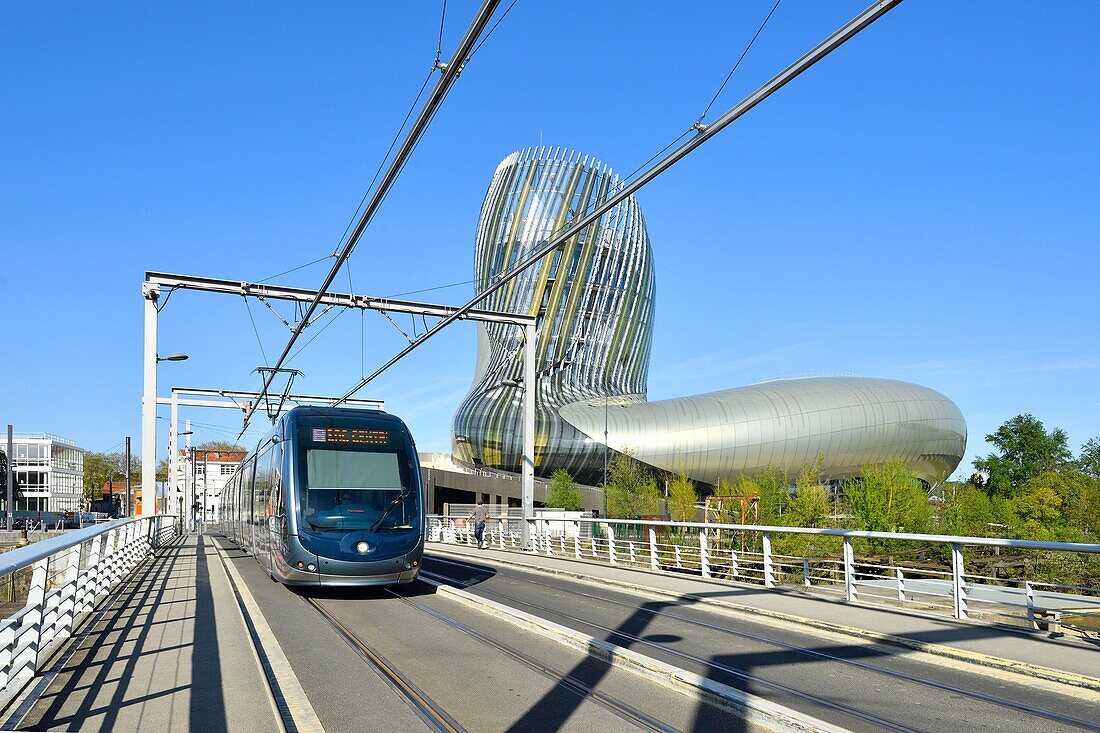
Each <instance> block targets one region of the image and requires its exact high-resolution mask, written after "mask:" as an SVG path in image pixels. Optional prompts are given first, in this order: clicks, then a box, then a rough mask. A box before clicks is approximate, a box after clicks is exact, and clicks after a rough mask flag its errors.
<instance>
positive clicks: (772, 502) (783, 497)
mask: <svg viewBox="0 0 1100 733" xmlns="http://www.w3.org/2000/svg"><path fill="white" fill-rule="evenodd" d="M755 481H756V486H757V489H758V491H759V492H760V493H759V496H760V523H761V524H771V525H782V524H783V515H785V514H786V513H787V512H788V511H789V510H790V505H791V482H790V479H788V478H787V474H786V473H785V472H784V471H783V469H781V468H777V467H775V466H768V467H767V468H765V469H764V470H763V471H761V472H760V473H759V474H757V475H756V479H755Z"/></svg>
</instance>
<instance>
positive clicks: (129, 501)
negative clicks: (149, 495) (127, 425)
mask: <svg viewBox="0 0 1100 733" xmlns="http://www.w3.org/2000/svg"><path fill="white" fill-rule="evenodd" d="M144 483H145V481H144V479H142V484H144ZM131 488H132V486H131V484H130V436H129V435H127V436H126V516H128V517H132V516H133V515H134V497H133V495H131V494H130V489H131Z"/></svg>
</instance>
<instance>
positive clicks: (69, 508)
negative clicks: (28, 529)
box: [0, 433, 84, 512]
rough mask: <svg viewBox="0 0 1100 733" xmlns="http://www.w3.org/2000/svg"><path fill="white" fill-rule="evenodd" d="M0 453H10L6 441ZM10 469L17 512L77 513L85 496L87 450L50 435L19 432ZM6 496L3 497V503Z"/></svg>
mask: <svg viewBox="0 0 1100 733" xmlns="http://www.w3.org/2000/svg"><path fill="white" fill-rule="evenodd" d="M0 450H3V451H4V452H5V453H6V452H7V443H6V441H2V440H0ZM12 453H13V455H12V456H11V466H12V472H13V474H14V478H15V486H16V487H17V498H16V500H15V510H16V511H42V512H75V511H80V509H81V500H82V498H83V495H84V449H83V448H81V447H79V446H78V445H77V444H76V443H74V442H73V441H71V440H68V439H66V438H62V437H60V436H57V435H50V434H49V433H16V434H15V436H14V440H13V443H12ZM5 500H6V497H0V502H2V501H5Z"/></svg>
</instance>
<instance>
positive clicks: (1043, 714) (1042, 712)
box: [421, 556, 1100, 731]
mask: <svg viewBox="0 0 1100 733" xmlns="http://www.w3.org/2000/svg"><path fill="white" fill-rule="evenodd" d="M430 559H431V560H432V561H434V562H442V563H445V564H448V565H458V566H460V567H465V568H471V569H475V570H477V569H479V568H478V566H477V565H474V564H472V563H465V562H461V561H458V560H451V559H449V558H447V559H445V558H441V557H436V556H431V557H430ZM421 572H422V573H424V574H426V575H435V576H436V577H445V578H446V579H447V580H450V581H453V582H463V581H461V579H459V578H452V577H450V576H441V575H439V574H438V573H432V572H429V571H427V570H421ZM520 572H522V571H520ZM508 579H509V580H514V581H516V582H520V583H528V584H530V585H534V586H536V587H544V586H543V585H542V584H541V583H539V582H538V581H535V580H531V579H530V578H524V577H513V576H508ZM465 587H469V586H465ZM478 589H479V590H480V591H481V592H484V593H486V594H489V595H494V596H498V597H500V598H504V599H506V600H509V601H512V602H515V603H521V604H524V605H527V606H530V607H532V608H536V609H538V610H541V611H549V612H551V613H558V614H560V612H559V611H555V610H553V609H548V608H543V607H541V606H539V605H537V604H534V603H531V602H529V601H524V600H522V599H519V598H514V597H512V596H510V595H508V594H506V593H501V592H500V591H493V590H489V589H488V588H485V587H483V586H479V587H478ZM569 592H570V593H571V594H572V595H575V596H579V597H581V598H586V599H589V600H593V601H601V602H604V603H609V604H612V605H616V606H622V607H624V608H629V609H631V610H633V611H641V612H643V613H647V614H650V615H652V616H663V617H665V618H669V619H673V620H676V621H679V622H682V623H685V624H688V625H691V626H697V627H699V628H702V629H706V630H707V631H717V632H720V633H723V634H726V635H728V636H736V637H739V638H742V639H748V640H750V641H756V642H760V643H763V644H769V645H772V646H776V647H779V648H781V649H785V650H787V651H791V652H794V653H796V654H800V655H802V656H808V657H812V658H814V659H823V660H826V661H830V662H839V663H841V664H846V665H849V666H852V667H856V668H857V669H862V670H865V671H868V672H875V673H879V674H883V675H886V676H888V677H893V678H895V679H899V680H903V681H905V682H911V683H914V684H918V685H922V686H926V687H931V688H933V689H937V690H942V691H943V692H950V693H952V694H956V695H961V696H963V697H968V698H971V699H974V700H978V701H980V702H986V703H990V704H993V705H998V706H1000V707H1006V708H1009V709H1012V710H1016V711H1018V712H1022V713H1026V714H1028V715H1034V716H1036V717H1040V718H1046V719H1048V720H1052V721H1056V722H1059V723H1066V724H1068V725H1074V726H1077V727H1081V728H1084V729H1086V730H1092V731H1100V725H1098V724H1096V723H1093V722H1090V721H1087V720H1082V719H1081V718H1074V717H1072V716H1069V715H1065V714H1063V713H1058V712H1054V711H1051V710H1046V709H1043V708H1034V707H1030V706H1028V705H1025V704H1023V703H1018V702H1014V701H1012V700H1008V699H1006V698H1002V697H996V696H994V695H987V694H985V693H983V692H977V691H974V690H969V689H967V688H965V687H957V686H955V685H952V684H949V683H946V682H937V681H936V680H930V679H927V678H924V677H917V676H916V675H912V674H909V673H907V672H899V671H897V670H893V669H889V668H886V667H879V666H876V665H873V664H870V663H868V662H861V661H858V660H855V659H847V658H845V657H841V656H837V655H835V654H829V653H828V652H822V651H818V650H817V649H809V648H807V647H803V646H798V645H797V644H791V643H789V642H785V641H780V640H778V639H772V638H769V637H767V636H761V635H759V634H753V633H750V632H748V631H741V630H737V629H731V628H728V627H725V626H719V625H718V624H711V623H707V622H706V621H700V620H698V619H691V618H688V617H686V616H681V615H679V614H675V613H669V612H668V611H657V610H653V609H649V608H643V607H640V606H637V605H634V604H630V603H627V602H625V601H620V600H617V599H614V598H607V597H606V596H602V595H599V594H596V593H586V592H584V591H581V590H570V591H569ZM585 623H587V622H585ZM869 648H871V649H872V650H875V649H874V647H869ZM875 651H876V653H878V654H880V655H881V656H883V657H887V656H891V655H892V652H890V651H885V650H875Z"/></svg>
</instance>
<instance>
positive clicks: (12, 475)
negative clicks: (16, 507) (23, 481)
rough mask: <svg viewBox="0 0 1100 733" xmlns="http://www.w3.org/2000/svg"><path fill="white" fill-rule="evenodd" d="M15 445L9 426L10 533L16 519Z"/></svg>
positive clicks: (8, 504) (8, 508) (8, 511)
mask: <svg viewBox="0 0 1100 733" xmlns="http://www.w3.org/2000/svg"><path fill="white" fill-rule="evenodd" d="M14 443H15V439H14V435H13V434H12V426H11V425H8V460H7V464H8V465H7V468H6V469H5V470H6V471H7V472H8V475H7V479H8V503H7V505H6V508H7V520H8V521H7V527H8V531H9V532H11V530H12V526H13V525H14V518H13V512H12V506H13V504H12V502H13V501H14V499H13V498H12V497H14V496H15V488H14V487H15V471H14V470H13V465H12V462H13V460H14V458H15V448H14V447H13V444H14Z"/></svg>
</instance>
